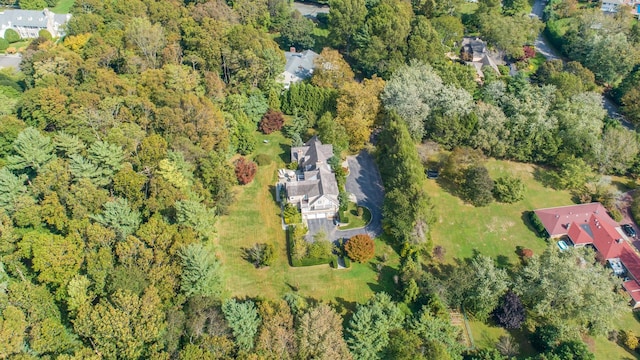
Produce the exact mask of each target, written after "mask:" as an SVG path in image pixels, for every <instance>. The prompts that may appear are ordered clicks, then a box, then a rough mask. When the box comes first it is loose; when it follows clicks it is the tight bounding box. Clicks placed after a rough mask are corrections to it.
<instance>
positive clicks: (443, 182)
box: [425, 174, 467, 204]
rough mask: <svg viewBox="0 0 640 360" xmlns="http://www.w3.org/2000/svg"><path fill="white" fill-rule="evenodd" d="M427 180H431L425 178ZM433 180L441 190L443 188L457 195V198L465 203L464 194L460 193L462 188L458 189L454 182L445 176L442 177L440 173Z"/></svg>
mask: <svg viewBox="0 0 640 360" xmlns="http://www.w3.org/2000/svg"><path fill="white" fill-rule="evenodd" d="M426 176H427V175H426V174H425V178H426ZM427 181H433V180H431V179H427ZM435 182H436V183H437V184H438V185H439V186H440V188H441V189H442V190H444V191H445V192H447V193H449V194H451V195H453V196H455V197H457V198H458V199H460V200H462V201H464V202H465V204H466V203H467V202H466V200H465V199H464V196H463V194H462V189H459V188H458V187H457V186H456V184H454V183H453V182H451V181H449V180H448V179H446V178H443V177H442V175H440V176H438V178H437V179H436V180H435Z"/></svg>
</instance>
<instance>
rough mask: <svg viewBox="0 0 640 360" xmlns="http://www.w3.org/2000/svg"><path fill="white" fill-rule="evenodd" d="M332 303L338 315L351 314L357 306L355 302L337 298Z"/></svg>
mask: <svg viewBox="0 0 640 360" xmlns="http://www.w3.org/2000/svg"><path fill="white" fill-rule="evenodd" d="M334 301H335V303H336V306H335V307H336V312H338V313H339V314H348V313H351V314H353V313H355V312H356V307H357V306H358V303H357V302H355V301H349V300H346V299H345V298H342V297H337V298H335V299H334ZM345 320H346V319H345Z"/></svg>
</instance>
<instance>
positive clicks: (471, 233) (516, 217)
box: [426, 160, 573, 265]
mask: <svg viewBox="0 0 640 360" xmlns="http://www.w3.org/2000/svg"><path fill="white" fill-rule="evenodd" d="M486 166H487V168H488V169H489V173H490V174H491V176H492V177H493V178H497V177H500V176H503V175H508V174H510V175H513V176H517V177H519V178H520V179H522V180H523V181H524V183H525V186H526V192H525V198H524V200H522V201H520V202H518V203H515V204H502V203H497V202H493V203H491V204H490V205H489V206H486V207H481V208H476V207H473V206H472V205H469V204H465V203H464V202H463V201H462V200H461V199H460V198H459V197H457V196H455V195H453V194H451V193H450V192H447V190H445V189H443V187H442V186H440V184H439V183H438V182H436V181H434V180H428V181H427V185H426V189H427V191H428V192H429V194H430V195H431V197H432V199H433V203H434V204H435V211H436V224H435V225H434V226H433V230H432V236H433V240H434V244H435V245H440V246H442V247H444V248H445V250H446V254H445V261H449V262H453V260H454V259H463V258H468V257H471V256H473V254H474V251H478V252H480V253H482V254H484V255H488V256H491V257H493V258H494V259H497V260H498V263H500V264H502V265H505V264H506V263H507V262H510V263H515V262H516V261H517V259H518V256H517V254H516V246H522V247H524V248H529V249H532V250H533V251H534V253H540V252H541V251H542V250H544V248H545V247H546V246H547V242H546V241H545V240H544V239H542V238H539V237H537V236H536V234H535V233H534V232H533V230H531V229H530V228H529V227H528V226H527V222H526V220H525V214H526V212H527V211H530V210H534V209H538V208H546V207H553V206H561V205H571V204H573V201H571V195H570V194H569V192H566V191H557V190H554V189H550V188H545V187H544V186H543V185H542V184H541V183H540V182H538V181H537V180H535V179H534V171H535V170H536V166H535V165H530V164H522V163H516V162H510V161H500V160H489V161H487V163H486ZM438 181H440V180H438Z"/></svg>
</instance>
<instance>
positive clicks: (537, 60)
mask: <svg viewBox="0 0 640 360" xmlns="http://www.w3.org/2000/svg"><path fill="white" fill-rule="evenodd" d="M545 61H547V58H545V57H544V55H542V54H541V53H536V56H534V57H533V58H531V59H529V67H528V68H527V70H526V71H525V73H527V74H528V75H531V74H534V73H535V72H536V71H538V68H539V67H540V66H541V65H542V64H543V63H544V62H545Z"/></svg>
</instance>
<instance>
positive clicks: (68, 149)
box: [53, 131, 86, 157]
mask: <svg viewBox="0 0 640 360" xmlns="http://www.w3.org/2000/svg"><path fill="white" fill-rule="evenodd" d="M53 145H54V146H55V148H56V151H58V153H59V154H60V155H61V156H65V157H69V156H71V155H76V154H80V153H81V152H82V151H83V150H84V149H85V147H86V146H85V144H84V142H82V140H80V139H79V138H78V136H76V135H69V134H67V133H65V132H63V131H60V132H58V133H57V134H56V135H55V136H54V137H53Z"/></svg>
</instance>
